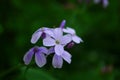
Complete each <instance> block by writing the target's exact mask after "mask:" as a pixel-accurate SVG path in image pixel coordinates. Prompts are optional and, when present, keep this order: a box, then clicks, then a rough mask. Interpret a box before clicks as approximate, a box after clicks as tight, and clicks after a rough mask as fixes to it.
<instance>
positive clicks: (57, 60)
mask: <svg viewBox="0 0 120 80" xmlns="http://www.w3.org/2000/svg"><path fill="white" fill-rule="evenodd" d="M52 65H53V67H54V68H62V65H63V59H62V57H61V56H58V55H56V54H55V55H54V56H53V60H52Z"/></svg>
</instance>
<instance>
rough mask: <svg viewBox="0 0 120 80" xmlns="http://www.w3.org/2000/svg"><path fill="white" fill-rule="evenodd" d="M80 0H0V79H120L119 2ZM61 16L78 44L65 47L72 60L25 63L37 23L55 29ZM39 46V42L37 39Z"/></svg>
mask: <svg viewBox="0 0 120 80" xmlns="http://www.w3.org/2000/svg"><path fill="white" fill-rule="evenodd" d="M109 3H110V4H109V5H108V7H107V8H103V6H102V4H94V3H93V2H92V0H91V2H90V3H85V1H84V2H80V0H36V1H35V0H34V1H33V0H29V1H28V0H0V42H1V43H0V44H1V47H0V50H1V52H0V53H1V54H0V62H1V65H0V80H120V59H119V58H120V51H119V50H120V25H119V22H120V12H119V11H120V5H119V1H118V0H109ZM63 19H65V20H66V21H67V23H66V26H70V27H72V28H74V29H75V30H76V32H77V35H79V36H80V37H81V38H82V39H83V41H84V42H83V43H81V44H79V45H75V46H74V47H73V48H71V49H70V50H68V51H69V52H70V53H71V54H72V63H71V64H70V65H69V64H67V63H66V62H64V65H63V68H62V69H54V68H53V67H52V65H51V58H52V57H51V58H50V59H48V63H47V64H46V65H45V66H44V67H43V68H38V67H37V66H36V65H35V64H34V61H33V63H31V65H29V66H27V67H26V66H25V65H24V63H23V56H24V54H25V53H26V52H27V51H28V50H29V48H31V47H33V46H34V45H32V44H31V43H30V39H31V35H32V34H33V32H34V31H35V30H37V29H38V28H40V27H43V26H47V27H58V26H59V24H60V22H61V21H62V20H63ZM37 44H38V45H39V46H42V44H41V42H38V43H37Z"/></svg>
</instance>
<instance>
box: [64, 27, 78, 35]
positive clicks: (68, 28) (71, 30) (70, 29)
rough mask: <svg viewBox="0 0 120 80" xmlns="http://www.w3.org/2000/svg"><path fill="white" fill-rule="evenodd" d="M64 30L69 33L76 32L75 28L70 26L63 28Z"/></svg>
mask: <svg viewBox="0 0 120 80" xmlns="http://www.w3.org/2000/svg"><path fill="white" fill-rule="evenodd" d="M63 32H65V33H69V34H75V33H76V32H75V30H74V29H72V28H70V27H67V28H66V29H63Z"/></svg>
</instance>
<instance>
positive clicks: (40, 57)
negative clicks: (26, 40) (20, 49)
mask: <svg viewBox="0 0 120 80" xmlns="http://www.w3.org/2000/svg"><path fill="white" fill-rule="evenodd" d="M35 62H36V64H37V65H38V66H39V67H43V66H44V65H45V64H46V57H45V55H44V54H42V53H35Z"/></svg>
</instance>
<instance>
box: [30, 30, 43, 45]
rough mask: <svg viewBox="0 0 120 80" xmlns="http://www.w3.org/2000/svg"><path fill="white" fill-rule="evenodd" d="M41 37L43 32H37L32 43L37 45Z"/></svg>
mask: <svg viewBox="0 0 120 80" xmlns="http://www.w3.org/2000/svg"><path fill="white" fill-rule="evenodd" d="M41 35H42V32H41V31H36V32H35V33H33V35H32V38H31V43H33V44H35V43H36V42H37V41H38V39H39V38H40V36H41Z"/></svg>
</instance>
